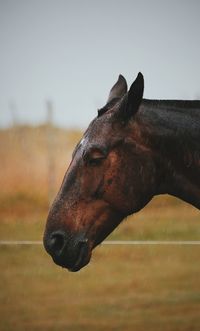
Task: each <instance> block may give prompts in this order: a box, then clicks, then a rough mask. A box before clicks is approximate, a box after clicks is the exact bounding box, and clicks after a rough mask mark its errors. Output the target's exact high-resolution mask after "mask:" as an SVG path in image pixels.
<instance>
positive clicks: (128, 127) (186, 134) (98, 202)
mask: <svg viewBox="0 0 200 331" xmlns="http://www.w3.org/2000/svg"><path fill="white" fill-rule="evenodd" d="M143 92H144V77H143V75H142V73H139V74H138V75H137V78H136V79H135V81H134V82H133V83H132V85H131V87H130V89H129V90H128V87H127V82H126V80H125V78H124V77H123V76H122V75H119V78H118V80H117V82H116V83H115V85H114V86H113V87H112V89H111V90H110V93H109V97H108V100H107V102H106V105H105V106H104V107H102V108H101V109H99V110H98V114H97V116H96V117H95V119H94V120H93V121H92V122H91V123H90V124H89V126H88V128H87V130H86V131H85V133H84V135H83V138H82V139H81V141H80V142H79V143H78V144H77V146H76V148H75V150H74V152H73V155H72V160H71V163H70V165H69V167H68V170H67V172H66V174H65V176H64V179H63V182H62V185H61V188H60V190H59V192H58V194H57V196H56V198H55V200H54V202H53V204H52V206H51V208H50V211H49V215H48V218H47V223H46V228H45V232H44V247H45V249H46V251H47V252H48V253H49V254H50V255H51V257H52V258H53V261H54V262H55V263H56V264H57V265H60V266H62V267H64V268H67V269H68V270H70V271H73V272H75V271H78V270H80V269H81V268H83V267H84V266H86V265H87V264H88V263H89V261H90V258H91V255H92V251H93V249H94V248H95V247H96V246H97V245H99V244H100V243H101V242H102V241H103V240H104V239H105V238H106V237H107V236H108V235H109V234H110V233H111V232H112V231H113V230H114V229H115V228H116V227H117V226H118V225H119V224H120V223H121V222H122V220H123V219H124V218H125V217H127V216H128V215H130V214H133V213H135V212H138V211H139V210H141V209H142V208H143V207H144V206H145V205H146V204H147V203H148V202H149V201H150V200H151V199H152V198H153V197H154V196H156V195H160V194H170V195H173V196H175V197H178V198H180V199H182V200H184V201H186V202H188V203H189V204H191V205H193V206H195V207H196V208H198V209H200V100H193V101H192V100H149V99H144V98H143Z"/></svg>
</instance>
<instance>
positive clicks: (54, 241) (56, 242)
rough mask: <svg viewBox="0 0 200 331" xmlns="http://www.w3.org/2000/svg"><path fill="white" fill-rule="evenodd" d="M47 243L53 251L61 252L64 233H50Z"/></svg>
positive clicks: (63, 243)
mask: <svg viewBox="0 0 200 331" xmlns="http://www.w3.org/2000/svg"><path fill="white" fill-rule="evenodd" d="M49 244H50V247H51V250H52V251H54V252H55V253H59V252H62V250H63V247H64V245H65V235H64V234H62V233H57V232H56V233H52V235H51V239H50V242H49Z"/></svg>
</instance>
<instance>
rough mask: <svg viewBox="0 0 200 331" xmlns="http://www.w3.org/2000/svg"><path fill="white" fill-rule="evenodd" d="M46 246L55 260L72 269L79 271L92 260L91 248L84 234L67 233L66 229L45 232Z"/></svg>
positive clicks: (60, 264)
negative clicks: (73, 234) (49, 232)
mask: <svg viewBox="0 0 200 331" xmlns="http://www.w3.org/2000/svg"><path fill="white" fill-rule="evenodd" d="M44 247H45V249H46V251H47V252H48V253H49V254H50V255H51V257H52V259H53V261H54V262H55V263H56V264H58V265H59V266H61V267H63V268H67V269H68V270H70V271H74V272H75V271H78V270H80V269H81V268H82V267H84V266H85V265H86V264H88V262H89V261H90V257H91V250H90V248H89V242H88V239H87V238H85V237H84V235H83V234H79V235H76V236H72V235H70V236H69V235H67V234H66V232H64V231H54V232H52V233H51V234H45V236H44Z"/></svg>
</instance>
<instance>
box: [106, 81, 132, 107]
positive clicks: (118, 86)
mask: <svg viewBox="0 0 200 331" xmlns="http://www.w3.org/2000/svg"><path fill="white" fill-rule="evenodd" d="M126 92H127V83H126V79H125V78H124V77H123V76H122V75H119V78H118V81H117V82H116V83H115V85H114V86H113V87H112V89H111V90H110V93H109V96H108V100H107V104H108V103H109V102H111V101H113V100H115V99H121V98H122V97H123V96H124V95H125V94H126Z"/></svg>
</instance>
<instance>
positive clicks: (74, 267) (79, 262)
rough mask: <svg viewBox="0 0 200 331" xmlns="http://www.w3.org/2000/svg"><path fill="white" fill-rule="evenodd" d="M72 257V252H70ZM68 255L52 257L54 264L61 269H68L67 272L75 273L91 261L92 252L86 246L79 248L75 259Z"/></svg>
mask: <svg viewBox="0 0 200 331" xmlns="http://www.w3.org/2000/svg"><path fill="white" fill-rule="evenodd" d="M72 255H73V252H72ZM72 255H70V254H67V255H65V254H62V255H61V256H52V259H53V261H54V263H56V264H57V265H59V266H60V267H62V268H65V269H68V270H69V271H72V272H76V271H79V270H80V269H82V268H83V267H85V266H86V265H87V264H88V263H89V262H90V259H91V255H92V250H91V249H90V247H89V246H88V245H82V246H80V249H79V251H78V252H77V254H76V257H75V258H74V255H73V258H72Z"/></svg>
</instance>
